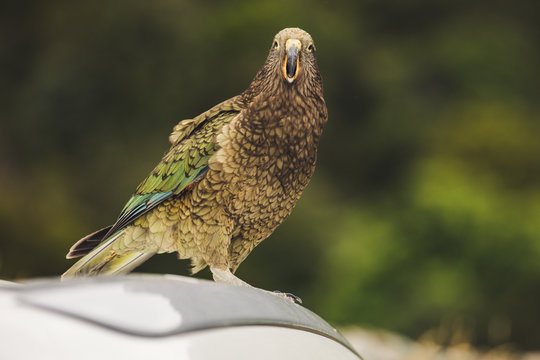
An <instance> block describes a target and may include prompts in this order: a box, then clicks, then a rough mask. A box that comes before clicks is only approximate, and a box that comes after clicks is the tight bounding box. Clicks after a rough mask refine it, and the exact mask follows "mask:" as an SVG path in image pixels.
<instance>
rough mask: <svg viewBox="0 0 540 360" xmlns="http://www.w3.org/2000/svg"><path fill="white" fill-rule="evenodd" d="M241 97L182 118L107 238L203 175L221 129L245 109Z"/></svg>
mask: <svg viewBox="0 0 540 360" xmlns="http://www.w3.org/2000/svg"><path fill="white" fill-rule="evenodd" d="M242 104H243V103H242V102H241V101H240V99H239V98H238V97H235V98H232V99H229V100H227V101H225V102H223V103H221V104H219V105H216V106H215V107H213V108H212V109H210V110H208V111H207V112H205V113H203V114H201V115H199V116H197V117H196V118H194V119H188V120H184V121H182V122H180V123H179V124H178V125H177V126H176V127H175V128H174V131H173V133H172V134H171V136H170V140H171V142H172V146H171V148H170V149H169V151H168V152H167V154H165V156H164V157H163V159H162V160H161V162H160V163H159V164H158V165H157V166H156V167H155V168H154V170H153V171H152V173H151V174H150V175H149V176H148V177H147V178H146V179H144V180H143V182H142V183H141V184H140V185H139V186H138V187H137V190H136V191H135V194H134V195H133V196H132V197H131V199H129V201H128V202H127V203H126V205H125V206H124V208H123V209H122V212H121V213H120V216H119V218H118V220H117V221H116V223H115V224H114V225H113V226H112V228H111V229H110V231H109V232H108V233H107V235H106V236H105V237H104V238H107V237H108V236H110V235H111V234H114V233H115V232H116V231H118V230H120V229H121V228H123V227H125V226H127V225H129V224H130V223H132V222H133V221H134V220H135V219H137V218H138V217H140V216H142V215H143V214H145V213H147V212H148V211H150V210H151V209H153V208H154V207H156V206H157V205H159V204H160V203H161V202H163V201H164V200H166V199H168V198H169V197H171V196H173V195H177V194H180V193H181V192H182V191H183V190H184V189H185V188H186V187H187V186H188V185H190V184H192V183H194V182H196V181H197V180H198V179H199V178H200V177H202V176H204V174H205V173H206V171H207V170H208V160H209V159H210V157H211V156H212V154H214V152H215V151H216V150H217V144H216V141H215V140H216V135H217V134H218V133H219V130H220V129H221V128H222V127H223V126H224V125H225V124H226V123H228V122H229V121H231V119H232V118H234V117H235V116H236V115H237V114H238V113H239V112H240V111H241V110H242Z"/></svg>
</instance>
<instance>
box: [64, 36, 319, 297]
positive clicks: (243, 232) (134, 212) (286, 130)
mask: <svg viewBox="0 0 540 360" xmlns="http://www.w3.org/2000/svg"><path fill="white" fill-rule="evenodd" d="M327 117H328V114H327V109H326V104H325V101H324V98H323V90H322V78H321V74H320V73H319V69H318V66H317V61H316V59H315V44H314V43H313V40H312V38H311V36H310V35H309V34H308V33H307V32H305V31H303V30H301V29H298V28H287V29H284V30H282V31H280V32H279V33H278V34H277V35H276V36H275V37H274V39H273V41H272V45H271V47H270V51H269V54H268V57H267V59H266V61H265V63H264V64H263V66H262V68H261V69H260V70H259V72H258V73H257V74H256V75H255V78H254V79H253V81H252V83H251V85H249V87H248V88H247V90H245V91H244V92H243V93H241V94H240V95H238V96H235V97H233V98H231V99H229V100H226V101H224V102H222V103H219V104H218V105H216V106H214V107H212V108H211V109H210V110H208V111H206V112H203V113H202V114H200V115H198V116H196V117H194V118H193V119H187V120H183V121H180V122H179V123H178V124H177V125H176V126H175V127H174V129H173V132H172V133H171V135H170V136H169V141H170V142H171V144H172V145H171V147H170V149H169V151H168V152H167V153H166V154H165V156H164V157H163V159H162V160H161V162H160V163H159V164H158V165H157V166H156V167H155V168H154V170H153V171H152V172H151V173H150V175H149V176H148V177H147V178H146V179H144V180H143V181H142V183H141V184H140V185H139V186H138V187H137V189H136V191H135V193H134V194H133V196H132V197H131V198H130V199H129V201H128V202H127V203H126V205H125V206H124V208H123V209H122V211H121V213H120V216H119V217H118V219H117V220H116V222H115V223H114V224H113V225H111V226H108V227H106V228H103V229H101V230H98V231H96V232H94V233H92V234H90V235H87V236H86V237H84V238H82V239H81V240H79V241H78V242H77V243H75V244H74V245H73V246H72V247H71V249H70V251H69V253H68V254H67V256H66V257H67V258H68V259H71V258H76V257H79V256H83V257H82V258H81V259H80V260H79V261H77V262H76V263H75V264H74V265H73V266H72V267H71V268H70V269H68V270H67V271H66V272H65V273H64V274H63V276H62V277H63V278H66V277H73V276H93V275H112V274H125V273H127V272H130V271H131V270H133V269H134V268H135V267H137V266H138V265H140V264H142V263H143V262H144V261H146V260H148V259H149V258H150V257H151V256H153V255H155V254H160V253H170V252H177V253H178V257H179V258H180V259H191V262H192V273H193V274H194V273H197V272H198V271H200V270H201V269H204V268H205V267H206V266H209V267H210V270H211V272H212V275H213V278H214V280H215V281H218V282H225V283H229V284H233V285H239V286H250V285H248V284H247V283H245V282H244V281H242V280H240V279H239V278H237V277H236V276H235V275H234V272H235V271H236V269H237V268H238V266H239V265H240V264H241V263H242V261H244V259H245V258H246V257H247V256H248V255H249V253H250V252H251V251H252V250H253V249H254V248H255V246H257V245H258V244H259V243H260V242H261V241H263V240H264V239H266V238H267V237H268V236H270V234H271V233H272V232H273V231H274V230H275V229H276V228H277V227H278V226H279V224H281V223H282V222H283V220H285V218H287V216H289V214H290V213H291V211H292V209H293V207H294V205H295V204H296V202H297V201H298V199H299V197H300V195H301V194H302V191H303V190H304V188H305V187H306V185H307V184H308V182H309V180H310V178H311V176H312V174H313V171H314V169H315V161H316V158H317V146H318V142H319V138H320V136H321V133H322V129H323V126H324V124H325V123H326V120H327ZM282 294H283V293H282ZM283 295H284V297H286V296H287V295H286V294H283Z"/></svg>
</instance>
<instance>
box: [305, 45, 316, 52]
mask: <svg viewBox="0 0 540 360" xmlns="http://www.w3.org/2000/svg"><path fill="white" fill-rule="evenodd" d="M307 51H308V52H313V51H315V45H313V43H311V44H309V45H308V47H307Z"/></svg>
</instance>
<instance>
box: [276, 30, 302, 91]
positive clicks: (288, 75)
mask: <svg viewBox="0 0 540 360" xmlns="http://www.w3.org/2000/svg"><path fill="white" fill-rule="evenodd" d="M301 48H302V43H301V42H300V40H297V39H288V40H287V42H286V43H285V51H286V52H287V53H286V54H285V60H283V66H282V67H281V70H282V71H283V77H284V78H285V79H286V80H287V81H288V82H289V84H291V83H292V82H293V81H294V80H296V78H297V77H298V72H299V71H300V62H299V61H298V54H299V53H300V49H301Z"/></svg>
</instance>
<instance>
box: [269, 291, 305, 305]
mask: <svg viewBox="0 0 540 360" xmlns="http://www.w3.org/2000/svg"><path fill="white" fill-rule="evenodd" d="M274 294H276V295H278V296H280V297H282V298H284V299H287V300H289V301H292V302H293V303H296V304H302V299H300V298H299V297H298V296H296V295H294V294H291V293H287V292H283V291H279V290H274Z"/></svg>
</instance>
